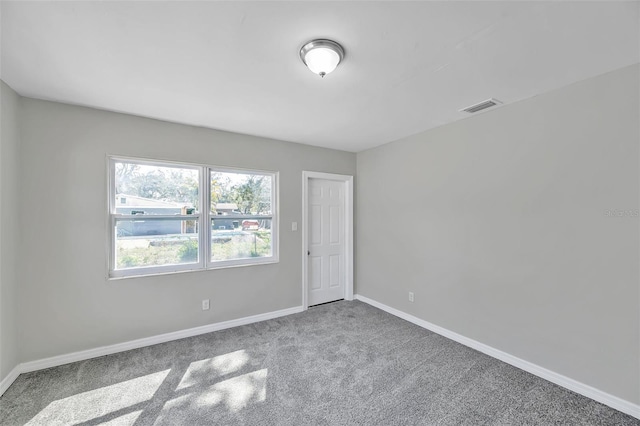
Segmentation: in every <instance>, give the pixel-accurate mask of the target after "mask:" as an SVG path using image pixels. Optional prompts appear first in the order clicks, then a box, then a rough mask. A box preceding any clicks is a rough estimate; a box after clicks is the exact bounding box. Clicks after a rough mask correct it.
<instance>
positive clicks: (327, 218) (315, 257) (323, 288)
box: [302, 172, 353, 309]
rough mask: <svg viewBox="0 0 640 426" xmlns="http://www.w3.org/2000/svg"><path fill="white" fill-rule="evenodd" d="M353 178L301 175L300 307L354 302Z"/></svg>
mask: <svg viewBox="0 0 640 426" xmlns="http://www.w3.org/2000/svg"><path fill="white" fill-rule="evenodd" d="M352 194H353V177H352V176H345V175H335V174H328V173H318V172H303V200H304V205H303V227H302V230H303V289H302V290H303V295H302V299H303V307H304V308H305V309H306V308H307V307H308V306H312V305H317V304H319V303H326V302H331V301H335V300H339V299H347V300H352V299H353V195H352Z"/></svg>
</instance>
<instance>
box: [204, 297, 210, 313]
mask: <svg viewBox="0 0 640 426" xmlns="http://www.w3.org/2000/svg"><path fill="white" fill-rule="evenodd" d="M202 310H203V311H208V310H209V299H203V300H202Z"/></svg>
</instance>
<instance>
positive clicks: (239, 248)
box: [211, 218, 273, 262]
mask: <svg viewBox="0 0 640 426" xmlns="http://www.w3.org/2000/svg"><path fill="white" fill-rule="evenodd" d="M272 254H273V248H272V238H271V219H244V220H243V219H240V220H237V219H223V218H217V219H212V220H211V261H213V262H215V261H221V260H232V259H250V258H256V257H270V256H272Z"/></svg>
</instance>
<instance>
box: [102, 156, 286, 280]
mask: <svg viewBox="0 0 640 426" xmlns="http://www.w3.org/2000/svg"><path fill="white" fill-rule="evenodd" d="M107 162H108V167H107V169H108V187H109V188H108V191H107V192H108V197H109V200H108V206H109V207H108V212H107V213H108V224H109V225H108V227H109V248H108V250H109V262H108V264H109V265H108V266H109V271H108V277H109V278H111V279H116V278H127V277H139V276H148V275H160V274H172V273H178V272H187V271H203V270H211V269H220V268H230V267H239V266H252V265H264V264H269V263H277V262H279V251H280V250H279V238H278V237H279V220H278V213H279V207H280V206H279V200H278V199H279V197H278V195H279V194H278V190H279V185H278V183H279V173H278V172H275V171H267V170H255V169H240V168H230V167H223V166H212V165H207V164H195V163H186V162H176V161H167V160H150V159H141V158H134V157H121V156H108V157H107ZM117 162H128V163H135V164H141V165H147V166H158V167H175V168H182V169H192V170H198V174H199V187H198V191H199V192H198V195H199V199H198V202H199V204H200V209H199V210H200V211H199V212H198V213H194V214H190V215H182V214H177V215H149V216H146V217H145V219H147V220H192V221H193V220H195V221H197V223H198V262H195V263H186V264H177V265H158V266H140V267H135V268H127V269H116V231H115V229H116V226H115V225H116V223H117V222H118V221H122V220H136V219H137V220H140V216H137V215H128V214H118V213H116V199H115V196H116V185H115V165H116V163H117ZM212 172H213V173H215V172H221V173H239V174H246V175H260V176H271V214H270V215H224V216H222V217H224V219H225V220H234V219H238V220H247V219H262V220H265V219H266V220H271V256H264V257H252V258H245V259H229V260H219V261H212V260H211V238H212V231H211V223H212V220H214V219H216V218H219V216H217V215H213V214H211V173H212ZM205 225H206V226H205Z"/></svg>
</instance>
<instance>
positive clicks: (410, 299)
mask: <svg viewBox="0 0 640 426" xmlns="http://www.w3.org/2000/svg"><path fill="white" fill-rule="evenodd" d="M409 302H413V292H412V291H410V292H409Z"/></svg>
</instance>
